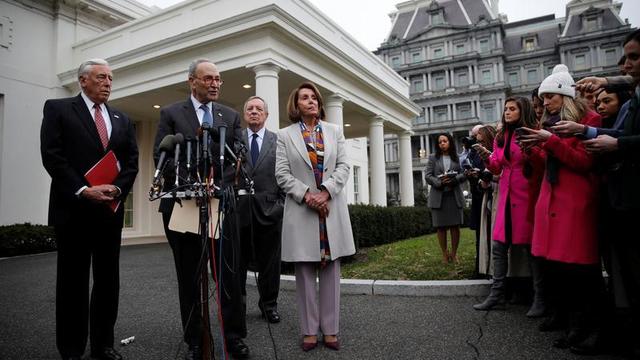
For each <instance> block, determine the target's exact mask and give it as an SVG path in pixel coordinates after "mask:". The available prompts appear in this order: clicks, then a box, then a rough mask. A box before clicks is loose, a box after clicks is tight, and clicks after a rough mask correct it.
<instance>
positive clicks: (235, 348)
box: [227, 339, 249, 359]
mask: <svg viewBox="0 0 640 360" xmlns="http://www.w3.org/2000/svg"><path fill="white" fill-rule="evenodd" d="M227 351H228V352H229V354H231V356H232V357H233V358H234V359H248V358H249V347H248V346H247V345H245V343H244V341H242V339H229V340H227Z"/></svg>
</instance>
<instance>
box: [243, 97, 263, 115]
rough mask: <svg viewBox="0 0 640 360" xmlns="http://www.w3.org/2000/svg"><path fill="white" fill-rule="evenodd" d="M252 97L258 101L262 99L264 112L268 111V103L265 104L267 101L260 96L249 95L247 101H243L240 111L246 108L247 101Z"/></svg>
mask: <svg viewBox="0 0 640 360" xmlns="http://www.w3.org/2000/svg"><path fill="white" fill-rule="evenodd" d="M254 99H258V100H260V101H262V103H263V104H264V112H265V113H267V114H268V113H269V105H267V102H266V101H264V99H263V98H261V97H260V96H251V97H250V98H248V99H247V101H245V102H244V105H242V111H246V110H247V104H248V103H249V101H251V100H254Z"/></svg>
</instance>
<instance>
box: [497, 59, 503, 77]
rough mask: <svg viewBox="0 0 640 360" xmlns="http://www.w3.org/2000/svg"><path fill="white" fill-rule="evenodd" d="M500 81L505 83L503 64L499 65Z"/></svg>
mask: <svg viewBox="0 0 640 360" xmlns="http://www.w3.org/2000/svg"><path fill="white" fill-rule="evenodd" d="M498 81H504V67H503V64H502V62H499V63H498Z"/></svg>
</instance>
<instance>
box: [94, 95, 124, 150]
mask: <svg viewBox="0 0 640 360" xmlns="http://www.w3.org/2000/svg"><path fill="white" fill-rule="evenodd" d="M105 107H106V108H107V112H108V113H109V118H110V119H111V136H110V137H109V145H108V146H107V150H109V149H110V148H111V144H112V142H113V140H114V139H116V138H117V136H118V135H119V134H120V132H121V131H122V121H121V120H122V119H121V118H120V115H119V114H117V113H114V112H113V111H111V108H109V106H108V105H107V104H105ZM96 131H97V130H96Z"/></svg>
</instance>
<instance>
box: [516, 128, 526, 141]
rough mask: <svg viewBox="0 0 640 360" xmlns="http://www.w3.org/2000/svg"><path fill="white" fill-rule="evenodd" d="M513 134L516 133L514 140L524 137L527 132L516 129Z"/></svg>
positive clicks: (522, 129)
mask: <svg viewBox="0 0 640 360" xmlns="http://www.w3.org/2000/svg"><path fill="white" fill-rule="evenodd" d="M515 132H516V139H517V138H519V137H521V136H522V135H526V134H527V130H525V129H524V128H522V127H519V128H516V130H515Z"/></svg>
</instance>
